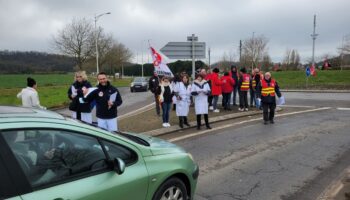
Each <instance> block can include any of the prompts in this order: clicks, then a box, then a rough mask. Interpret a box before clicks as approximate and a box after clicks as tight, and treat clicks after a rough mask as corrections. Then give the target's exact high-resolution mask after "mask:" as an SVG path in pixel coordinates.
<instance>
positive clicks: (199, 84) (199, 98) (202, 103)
mask: <svg viewBox="0 0 350 200" xmlns="http://www.w3.org/2000/svg"><path fill="white" fill-rule="evenodd" d="M191 94H192V95H193V96H194V105H195V112H196V115H197V129H198V130H199V129H201V116H202V114H203V115H204V121H205V126H206V127H207V129H211V127H210V125H209V119H208V95H210V87H209V83H208V82H207V81H206V80H204V79H203V76H202V75H201V74H197V75H196V80H195V81H194V82H193V84H192V88H191Z"/></svg>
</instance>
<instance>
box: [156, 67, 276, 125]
mask: <svg viewBox="0 0 350 200" xmlns="http://www.w3.org/2000/svg"><path fill="white" fill-rule="evenodd" d="M149 89H150V91H151V92H152V93H153V94H154V99H155V107H156V113H157V115H158V116H160V110H162V122H163V123H162V126H163V127H169V126H170V123H169V113H170V110H171V104H173V110H175V111H176V116H178V118H179V122H178V124H179V126H180V127H181V128H183V127H184V125H186V126H189V124H188V119H187V117H188V113H189V107H190V105H191V104H194V106H195V114H196V118H197V129H200V128H201V115H204V121H205V125H206V128H208V129H211V126H210V125H209V119H208V113H209V110H210V111H212V112H214V113H219V112H220V109H219V107H218V100H219V97H220V96H222V108H223V110H224V111H231V110H232V108H231V106H237V104H236V97H237V96H238V97H239V107H238V111H240V112H244V111H248V110H249V106H250V107H256V108H257V109H261V110H263V114H264V124H268V122H270V123H274V113H275V108H276V96H278V97H281V92H280V90H279V86H278V84H277V82H276V81H275V80H274V79H272V78H271V73H269V72H266V73H265V74H263V73H262V72H260V70H259V69H258V68H255V69H253V70H252V72H251V73H250V74H249V73H247V70H246V68H244V67H243V68H241V69H240V70H239V71H238V70H237V67H236V66H234V65H233V66H231V69H230V71H225V72H223V76H220V70H219V69H218V68H214V69H213V70H212V71H210V70H208V71H207V70H206V69H200V70H199V71H198V73H197V74H196V76H195V80H194V81H193V82H192V83H190V78H189V76H188V75H187V74H186V72H182V73H180V74H177V75H176V76H175V77H174V78H170V77H160V76H158V74H157V73H156V72H154V74H153V76H152V77H151V78H150V79H149ZM248 92H249V94H250V105H249V104H248Z"/></svg>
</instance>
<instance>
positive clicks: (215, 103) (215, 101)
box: [213, 95, 219, 110]
mask: <svg viewBox="0 0 350 200" xmlns="http://www.w3.org/2000/svg"><path fill="white" fill-rule="evenodd" d="M218 100H219V96H216V95H215V96H213V108H214V110H216V109H217V108H218Z"/></svg>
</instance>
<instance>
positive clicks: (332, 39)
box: [0, 0, 350, 63]
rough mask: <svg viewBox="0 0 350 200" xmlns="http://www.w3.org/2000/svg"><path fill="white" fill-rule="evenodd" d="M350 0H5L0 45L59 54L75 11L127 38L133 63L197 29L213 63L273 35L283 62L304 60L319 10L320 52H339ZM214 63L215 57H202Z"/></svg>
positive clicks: (349, 23) (0, 4)
mask: <svg viewBox="0 0 350 200" xmlns="http://www.w3.org/2000/svg"><path fill="white" fill-rule="evenodd" d="M349 8H350V0H317V1H316V0H216V1H213V0H171V1H170V0H143V1H142V0H99V1H96V0H86V1H83V0H79V1H78V0H75V1H73V0H46V1H45V0H0V27H1V28H0V50H20V51H30V50H34V51H42V52H55V51H54V50H53V49H52V45H51V44H52V37H53V36H54V35H55V34H56V33H57V31H58V30H60V29H62V28H63V27H64V26H65V25H66V24H68V23H69V22H70V21H71V20H72V19H73V18H74V17H76V18H84V17H85V18H87V19H91V22H93V20H94V15H95V14H101V13H104V12H111V15H106V16H103V17H101V18H100V19H99V20H98V26H101V27H103V28H104V30H105V31H106V32H107V33H112V35H113V37H114V38H115V39H117V40H118V41H119V42H122V43H123V44H125V45H126V46H127V47H128V48H129V49H131V50H132V51H133V53H134V55H135V58H134V61H138V62H141V52H144V55H143V57H144V58H143V60H144V62H146V61H147V58H148V56H147V55H146V51H147V42H145V41H147V40H148V39H150V40H151V44H152V45H153V46H154V47H155V48H157V49H160V48H162V47H163V46H164V45H165V44H166V43H167V42H170V41H173V42H182V41H186V38H187V36H189V35H191V34H192V33H194V34H196V35H197V36H198V37H199V41H202V42H206V44H207V48H208V47H210V48H211V55H212V57H211V62H212V63H213V62H215V61H218V60H219V59H220V58H222V56H223V54H224V53H225V52H226V54H227V55H229V54H231V55H233V56H235V57H234V58H235V59H236V60H237V59H238V55H239V53H238V45H239V40H240V39H242V40H244V39H247V38H249V37H252V34H253V32H255V35H256V36H257V35H264V36H265V37H266V38H268V39H269V43H268V52H269V55H270V56H271V58H272V60H273V61H274V62H280V61H281V60H282V59H283V57H284V55H285V52H286V50H287V49H288V48H289V49H296V50H298V52H299V54H300V56H301V59H302V61H305V60H307V59H309V58H310V57H311V55H312V40H311V37H310V34H311V33H312V31H313V15H314V14H316V15H317V27H316V32H317V33H318V34H319V36H318V38H317V40H316V51H315V56H316V57H317V58H319V59H320V58H322V56H323V55H325V54H331V55H336V54H337V47H340V46H341V44H342V38H343V36H344V35H348V34H350V12H349ZM203 61H204V62H207V61H208V59H203Z"/></svg>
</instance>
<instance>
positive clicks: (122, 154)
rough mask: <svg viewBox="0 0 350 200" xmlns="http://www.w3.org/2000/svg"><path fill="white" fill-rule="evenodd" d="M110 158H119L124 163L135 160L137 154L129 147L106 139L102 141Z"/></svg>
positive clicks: (127, 163) (130, 162) (128, 163)
mask: <svg viewBox="0 0 350 200" xmlns="http://www.w3.org/2000/svg"><path fill="white" fill-rule="evenodd" d="M102 143H103V145H104V147H105V149H106V151H107V153H108V156H109V158H110V159H114V158H120V159H122V160H123V161H124V162H125V164H126V165H130V164H132V163H134V162H136V161H137V154H136V153H135V152H134V151H132V150H131V149H129V148H126V147H124V146H121V145H119V144H115V143H112V142H108V141H102Z"/></svg>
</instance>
